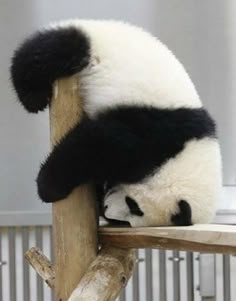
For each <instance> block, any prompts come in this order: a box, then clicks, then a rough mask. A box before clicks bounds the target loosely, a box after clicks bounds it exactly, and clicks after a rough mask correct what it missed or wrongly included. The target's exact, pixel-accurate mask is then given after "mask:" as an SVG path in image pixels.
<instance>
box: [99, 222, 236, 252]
mask: <svg viewBox="0 0 236 301" xmlns="http://www.w3.org/2000/svg"><path fill="white" fill-rule="evenodd" d="M99 241H100V243H101V244H108V245H111V246H115V247H120V248H152V249H172V250H183V251H196V252H210V253H225V254H231V253H235V254H236V226H230V225H215V224H206V225H193V226H188V227H150V228H110V227H102V228H100V229H99Z"/></svg>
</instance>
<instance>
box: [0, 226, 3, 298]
mask: <svg viewBox="0 0 236 301" xmlns="http://www.w3.org/2000/svg"><path fill="white" fill-rule="evenodd" d="M2 265H3V260H2V232H1V228H0V300H1V301H2V300H3V295H2Z"/></svg>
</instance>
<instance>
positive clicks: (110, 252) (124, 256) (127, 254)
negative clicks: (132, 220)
mask: <svg viewBox="0 0 236 301" xmlns="http://www.w3.org/2000/svg"><path fill="white" fill-rule="evenodd" d="M134 265H135V252H134V250H127V249H120V248H112V247H111V248H110V247H104V248H102V250H101V251H100V253H99V255H98V256H97V258H96V259H95V260H94V262H93V263H92V264H91V265H90V267H89V269H88V271H87V273H86V274H85V275H84V277H83V278H82V279H81V281H80V283H79V285H78V286H77V288H76V289H75V290H74V292H73V293H72V295H71V297H70V298H69V300H68V301H115V300H116V298H117V296H118V295H119V293H120V290H121V289H122V288H124V287H125V286H126V284H127V282H128V280H129V278H130V276H131V275H132V271H133V268H134Z"/></svg>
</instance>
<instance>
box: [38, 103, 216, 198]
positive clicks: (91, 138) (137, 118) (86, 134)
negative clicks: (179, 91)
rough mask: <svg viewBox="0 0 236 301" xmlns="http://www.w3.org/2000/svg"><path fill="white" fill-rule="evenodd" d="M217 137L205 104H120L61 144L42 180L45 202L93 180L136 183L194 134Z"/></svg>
mask: <svg viewBox="0 0 236 301" xmlns="http://www.w3.org/2000/svg"><path fill="white" fill-rule="evenodd" d="M206 136H211V137H214V136H215V125H214V122H213V121H212V119H211V118H210V116H209V115H208V113H207V112H206V111H205V110H204V109H176V110H168V109H155V108H146V107H143V108H141V107H136V108H134V107H120V108H116V109H114V110H110V111H107V112H105V113H103V114H100V115H98V116H97V118H95V119H93V120H90V119H88V118H87V119H84V120H83V121H82V122H81V123H80V124H78V125H77V126H75V128H73V129H72V130H71V131H70V133H69V134H68V135H66V137H65V138H64V139H63V140H62V141H61V143H59V144H58V145H57V146H56V147H55V148H54V150H53V151H52V153H51V154H50V156H49V157H48V159H47V160H46V162H45V163H44V164H43V166H42V168H41V170H40V172H39V175H38V179H37V183H38V193H39V196H40V197H41V199H42V200H43V201H45V202H53V201H56V200H58V199H61V198H64V197H65V196H66V195H67V194H68V193H69V192H70V191H71V190H72V189H73V188H74V187H75V186H77V185H80V184H82V183H85V182H89V181H93V182H95V183H98V184H99V183H100V184H103V183H104V182H107V181H109V182H110V183H112V184H113V185H115V184H119V183H135V182H137V181H140V180H142V179H143V178H144V177H145V176H147V175H148V174H151V173H152V172H153V171H154V170H155V169H156V168H157V167H160V166H161V165H162V164H163V163H165V161H167V160H168V159H169V158H173V157H174V156H175V155H176V154H178V153H179V152H180V151H181V150H182V149H183V148H184V144H185V143H186V142H187V141H189V140H191V139H201V138H203V137H206Z"/></svg>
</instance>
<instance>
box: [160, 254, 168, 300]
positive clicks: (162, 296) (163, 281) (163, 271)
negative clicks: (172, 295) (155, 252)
mask: <svg viewBox="0 0 236 301" xmlns="http://www.w3.org/2000/svg"><path fill="white" fill-rule="evenodd" d="M159 283H160V295H159V299H160V301H166V300H167V299H166V252H165V251H162V250H159Z"/></svg>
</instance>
